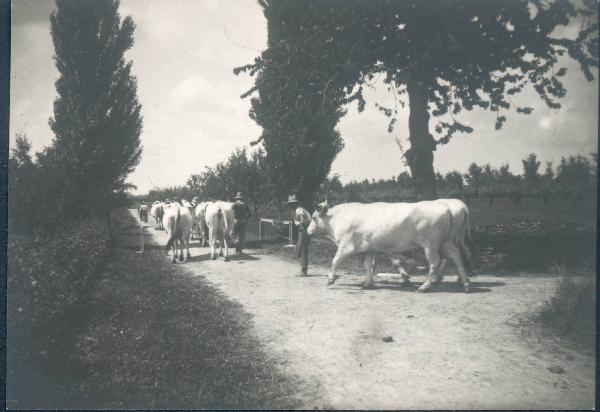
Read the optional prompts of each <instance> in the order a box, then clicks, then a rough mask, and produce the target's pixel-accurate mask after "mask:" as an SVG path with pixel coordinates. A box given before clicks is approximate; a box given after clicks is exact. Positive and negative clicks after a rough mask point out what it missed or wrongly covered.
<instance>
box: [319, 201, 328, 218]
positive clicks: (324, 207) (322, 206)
mask: <svg viewBox="0 0 600 412" xmlns="http://www.w3.org/2000/svg"><path fill="white" fill-rule="evenodd" d="M328 210H329V203H328V202H327V199H326V200H325V201H324V202H323V203H321V204H320V205H319V215H321V216H323V215H324V214H325V213H327V211H328Z"/></svg>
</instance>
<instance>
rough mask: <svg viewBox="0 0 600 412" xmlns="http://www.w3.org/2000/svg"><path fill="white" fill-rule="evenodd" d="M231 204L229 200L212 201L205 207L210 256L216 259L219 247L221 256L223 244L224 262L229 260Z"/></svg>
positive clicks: (231, 219)
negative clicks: (228, 243)
mask: <svg viewBox="0 0 600 412" xmlns="http://www.w3.org/2000/svg"><path fill="white" fill-rule="evenodd" d="M232 206H233V204H232V203H230V202H221V201H217V202H213V203H210V204H209V205H208V206H207V207H206V215H205V217H206V225H207V226H208V238H209V240H208V243H209V245H210V258H211V259H213V260H214V259H216V258H217V254H216V249H217V247H220V250H219V256H223V246H222V243H221V241H222V242H223V243H224V244H225V262H228V261H229V246H228V245H227V242H228V241H230V240H231V239H232V234H233V219H234V214H233V208H232Z"/></svg>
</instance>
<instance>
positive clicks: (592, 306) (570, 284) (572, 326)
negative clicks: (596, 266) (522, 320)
mask: <svg viewBox="0 0 600 412" xmlns="http://www.w3.org/2000/svg"><path fill="white" fill-rule="evenodd" d="M540 321H541V323H542V325H543V326H544V328H545V329H546V330H548V331H550V332H553V333H557V334H559V335H563V336H566V337H569V338H571V339H574V340H577V341H579V342H581V343H582V344H585V345H586V346H589V347H590V348H593V347H594V346H595V338H596V279H595V277H585V278H577V279H573V278H564V279H562V280H561V281H560V282H559V283H558V286H557V288H556V292H555V295H554V296H553V297H552V298H551V299H550V301H548V302H547V303H546V304H545V305H544V307H543V308H542V310H541V312H540Z"/></svg>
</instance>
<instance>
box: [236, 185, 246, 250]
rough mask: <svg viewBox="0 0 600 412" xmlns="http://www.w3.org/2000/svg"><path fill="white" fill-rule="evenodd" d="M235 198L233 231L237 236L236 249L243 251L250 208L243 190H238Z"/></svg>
mask: <svg viewBox="0 0 600 412" xmlns="http://www.w3.org/2000/svg"><path fill="white" fill-rule="evenodd" d="M233 199H234V200H235V202H234V203H233V215H234V219H233V233H234V234H235V235H236V236H237V240H236V242H235V251H236V252H237V253H242V249H243V247H244V238H245V237H246V224H248V220H249V219H250V208H249V207H248V205H246V203H244V197H243V196H242V192H237V194H236V195H235V197H234V198H233Z"/></svg>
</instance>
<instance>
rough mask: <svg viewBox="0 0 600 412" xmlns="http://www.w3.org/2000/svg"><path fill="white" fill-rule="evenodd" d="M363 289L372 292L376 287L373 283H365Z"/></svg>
mask: <svg viewBox="0 0 600 412" xmlns="http://www.w3.org/2000/svg"><path fill="white" fill-rule="evenodd" d="M362 288H363V289H364V290H371V289H375V285H374V284H373V283H363V284H362Z"/></svg>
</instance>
